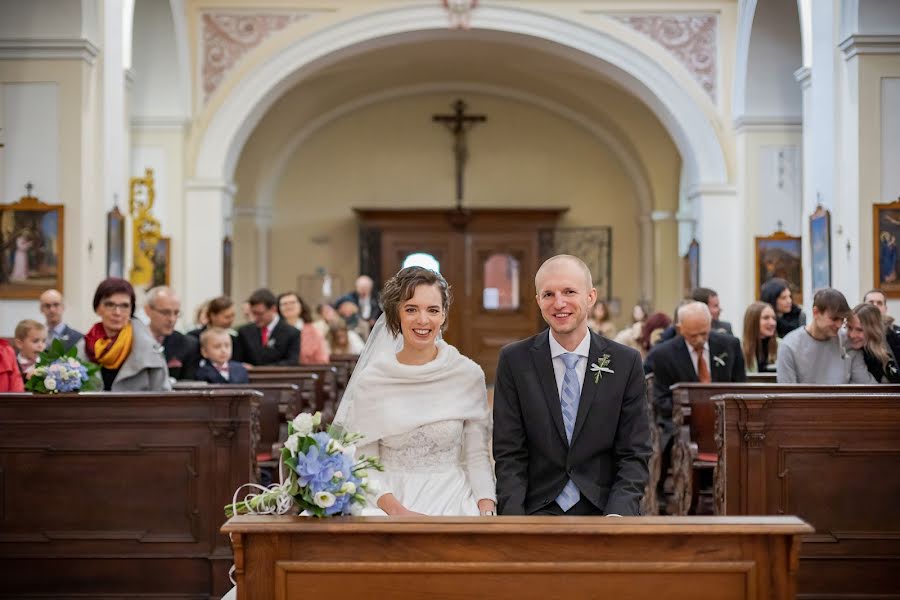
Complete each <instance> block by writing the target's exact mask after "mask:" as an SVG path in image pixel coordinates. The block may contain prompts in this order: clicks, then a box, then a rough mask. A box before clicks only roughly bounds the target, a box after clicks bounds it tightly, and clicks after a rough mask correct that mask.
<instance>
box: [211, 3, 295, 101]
mask: <svg viewBox="0 0 900 600" xmlns="http://www.w3.org/2000/svg"><path fill="white" fill-rule="evenodd" d="M306 16H307V15H306V13H293V14H247V13H239V12H231V13H221V12H217V13H208V12H204V13H202V14H201V22H202V29H203V48H202V51H203V65H202V76H203V101H204V102H207V101H209V99H210V98H211V97H212V95H213V93H215V91H216V89H217V88H218V87H219V84H221V83H222V81H223V80H224V79H225V76H226V75H227V74H228V72H229V71H230V70H231V69H232V68H234V66H235V65H236V64H237V63H238V61H239V60H240V59H241V57H243V56H244V55H245V54H247V52H249V51H250V50H253V49H254V48H256V47H257V46H259V45H260V44H261V43H263V42H264V41H265V40H266V39H267V38H268V37H269V36H271V35H272V34H273V33H275V32H277V31H280V30H282V29H284V28H285V27H287V26H288V25H290V24H291V23H293V22H295V21H299V20H300V19H302V18H304V17H306Z"/></svg>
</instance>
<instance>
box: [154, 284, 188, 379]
mask: <svg viewBox="0 0 900 600" xmlns="http://www.w3.org/2000/svg"><path fill="white" fill-rule="evenodd" d="M144 312H145V313H147V317H149V319H150V325H149V327H150V333H151V334H153V337H155V338H156V341H157V342H159V343H160V344H161V345H162V347H163V351H164V352H165V355H166V366H168V367H169V377H172V378H173V379H176V380H179V381H180V380H184V379H193V378H194V371H196V370H197V365H199V364H200V344H199V343H198V342H197V339H196V338H195V337H193V336H190V335H184V334H183V333H181V332H180V331H175V324H176V323H178V317H180V316H181V300H179V299H178V296H176V295H175V293H174V292H173V291H172V290H171V289H170V288H168V287H165V286H159V287H155V288H153V289H152V290H150V291H149V292H147V303H146V304H145V305H144Z"/></svg>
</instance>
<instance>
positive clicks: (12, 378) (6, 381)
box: [0, 339, 25, 393]
mask: <svg viewBox="0 0 900 600" xmlns="http://www.w3.org/2000/svg"><path fill="white" fill-rule="evenodd" d="M24 391H25V382H23V381H22V374H21V373H20V372H19V365H18V363H17V361H16V351H15V350H13V348H12V346H10V345H9V342H7V341H6V340H4V339H0V393H5V392H24Z"/></svg>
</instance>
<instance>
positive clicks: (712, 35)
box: [615, 14, 719, 102]
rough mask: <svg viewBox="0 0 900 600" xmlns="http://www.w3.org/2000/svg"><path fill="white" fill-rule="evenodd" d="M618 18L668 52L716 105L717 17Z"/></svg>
mask: <svg viewBox="0 0 900 600" xmlns="http://www.w3.org/2000/svg"><path fill="white" fill-rule="evenodd" d="M615 18H616V19H618V20H619V21H622V22H623V23H625V24H626V25H628V26H630V27H631V28H632V29H634V30H635V31H638V32H640V33H642V34H644V35H646V36H647V37H649V38H650V39H652V40H653V41H655V42H656V43H658V44H659V45H661V46H662V47H663V48H665V49H666V50H668V51H669V52H670V53H671V54H672V55H673V56H674V57H675V58H677V59H678V61H679V62H680V63H681V64H683V65H684V66H685V67H687V69H688V71H690V72H691V74H692V75H693V76H694V79H696V80H697V83H699V84H700V86H701V87H703V89H704V90H705V91H706V93H707V94H709V97H710V98H711V99H712V100H713V102H715V100H716V52H717V38H718V26H719V19H718V17H717V16H716V15H713V14H684V15H681V14H667V15H658V14H657V15H621V16H616V17H615Z"/></svg>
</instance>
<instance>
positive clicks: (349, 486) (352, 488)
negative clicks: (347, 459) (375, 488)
mask: <svg viewBox="0 0 900 600" xmlns="http://www.w3.org/2000/svg"><path fill="white" fill-rule="evenodd" d="M341 493H342V494H350V495H351V496H352V495H353V494H355V493H356V484H354V483H353V482H352V481H348V482H346V483H345V484H344V485H342V486H341Z"/></svg>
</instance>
